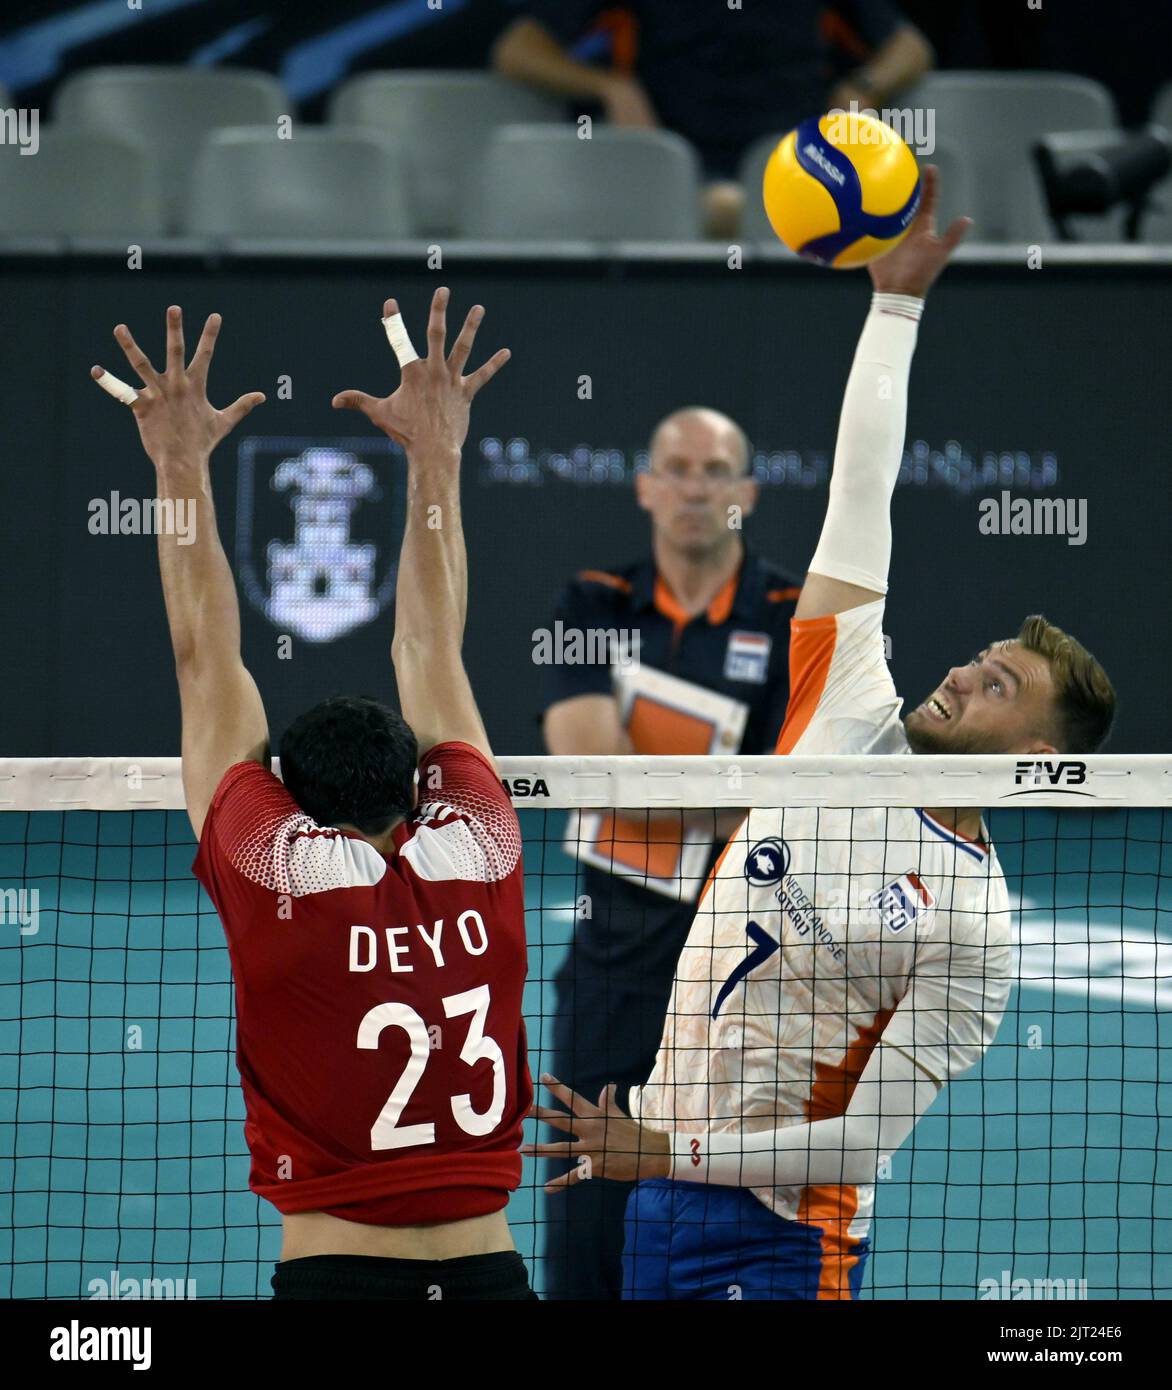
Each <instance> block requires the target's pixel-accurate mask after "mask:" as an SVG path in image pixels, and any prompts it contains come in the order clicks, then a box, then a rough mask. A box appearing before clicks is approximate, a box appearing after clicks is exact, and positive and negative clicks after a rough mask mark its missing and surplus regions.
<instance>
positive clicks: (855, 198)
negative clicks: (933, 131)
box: [762, 111, 920, 270]
mask: <svg viewBox="0 0 1172 1390" xmlns="http://www.w3.org/2000/svg"><path fill="white" fill-rule="evenodd" d="M762 194H763V197H764V199H765V211H766V214H767V215H768V217H769V222H770V225H771V226H772V227H773V230H774V231H775V232H776V233H777V235H778V236H779V237H780V238H781V240H782V241H783V242H785V244H786V245H787V246H788V247H789V248H790V250H791V251H796V252H797V253H798V255H799V256H803V257H804V258H805V259H806V260H808V261H815V262H816V263H817V264H818V265H826V266H831V267H832V268H834V269H835V270H847V269H850V268H851V267H853V266H859V265H866V264H867V262H868V261H873V260H877V259H878V258H879V257H880V256H882V255H885V254H886V253H887V252H888V251H890V250H891V249H892V248H893V247H894V246H896V245H898V244H899V242H900V241H901V240H902V239H903V237H904V236H905V235H906V233H907V230H908V228H909V227H910V226H911V224H912V219H913V218H914V217H915V215H916V211H917V209H918V208H919V206H920V171H919V167H918V165H917V164H916V158H915V155H913V154H912V152H911V150H910V149H908V147H907V145H906V144H905V143H904V142H903V140H902V139H901V138H900V137H899V135H898V134H897V133H896V132H895V131H894V130H892V129H891V127H890V126H887V125H884V124H883V122H882V121H880V120H877V119H876V118H875V117H874V116H868V115H866V114H864V113H862V112H855V111H849V112H848V111H836V112H829V113H828V114H826V115H824V116H811V117H810V118H809V119H808V120H805V121H803V122H802V123H801V124H800V125H799V126H797V127H796V128H795V129H794V130H791V131H790V133H789V134H788V135H787V136H785V138H784V139H783V140H782V141H781V142H780V143H779V144H778V146H777V148H776V149H775V150H774V151H773V154H772V155H771V156H770V158H769V163H768V164H767V165H766V166H765V181H764V187H763V189H762Z"/></svg>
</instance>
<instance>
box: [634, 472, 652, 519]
mask: <svg viewBox="0 0 1172 1390" xmlns="http://www.w3.org/2000/svg"><path fill="white" fill-rule="evenodd" d="M651 486H652V484H651V475H650V474H649V473H636V474H635V501H636V502H637V503H638V504H639V506H640V507H642V509H643V510H644V511H645V512H649V511H650V510H651Z"/></svg>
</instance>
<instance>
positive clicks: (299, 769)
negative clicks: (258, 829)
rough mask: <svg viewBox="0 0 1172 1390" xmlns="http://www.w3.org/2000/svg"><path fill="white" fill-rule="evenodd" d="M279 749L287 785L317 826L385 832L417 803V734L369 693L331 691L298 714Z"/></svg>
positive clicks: (375, 832)
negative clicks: (353, 693)
mask: <svg viewBox="0 0 1172 1390" xmlns="http://www.w3.org/2000/svg"><path fill="white" fill-rule="evenodd" d="M280 754H281V776H282V778H283V779H284V782H285V785H286V786H287V787H288V788H289V791H290V792H291V793H292V796H293V799H294V801H296V802H297V804H298V806H300V807H301V809H302V810H303V811H304V812H305V813H306V815H309V816H312V817H313V819H314V820H315V821H317V823H318V824H319V825H352V826H354V827H355V829H357V830H361V831H362V833H363V834H364V835H382V834H383V833H384V832H385V831H387V830H389V829H390V827H391V826H392V825H393V824H394V822H395V821H397V820H401V819H402V818H403V817H404V816H406V815H407V814H408V813H409V812H410V811H411V809H412V807H413V806H414V804H415V767H416V763H417V761H418V757H419V750H418V747H417V745H416V742H415V735H414V734H413V733H412V732H411V729H410V727H409V725H408V724H407V723H406V721H405V720H404V719H403V717H402V715H400V714H397V713H396V712H395V711H394V710H393V709H391V708H390V706H389V705H384V704H382V703H381V702H380V701H379V700H375V699H372V698H371V697H370V696H369V695H334V696H332V697H331V698H330V699H328V700H323V701H322V702H321V704H319V705H314V707H313V708H312V709H308V710H306V711H305V713H304V714H300V715H298V716H297V718H296V719H295V720H294V721H293V723H292V724H290V725H289V727H288V728H287V729H286V730H285V734H284V737H283V738H282V739H281V748H280Z"/></svg>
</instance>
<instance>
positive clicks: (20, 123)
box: [0, 106, 41, 154]
mask: <svg viewBox="0 0 1172 1390" xmlns="http://www.w3.org/2000/svg"><path fill="white" fill-rule="evenodd" d="M0 145H19V146H20V152H21V154H36V152H37V151H38V150H39V149H40V148H41V113H40V111H39V110H38V109H37V108H36V107H35V106H0Z"/></svg>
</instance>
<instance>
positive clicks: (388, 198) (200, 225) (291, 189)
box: [183, 126, 413, 240]
mask: <svg viewBox="0 0 1172 1390" xmlns="http://www.w3.org/2000/svg"><path fill="white" fill-rule="evenodd" d="M183 230H184V231H185V232H187V233H190V234H192V235H199V236H236V237H266V238H276V239H280V238H289V237H317V238H329V239H342V240H353V239H358V238H363V239H371V240H384V239H393V238H403V237H409V236H411V235H412V234H413V222H412V218H411V197H410V187H409V179H408V173H407V169H406V164H405V161H404V160H403V159H402V158H401V157H400V155H399V153H398V151H397V150H395V149H394V148H392V147H391V145H390V144H389V142H388V141H386V140H380V139H378V138H377V137H376V136H374V135H372V134H371V133H369V132H367V131H352V130H342V129H340V128H327V129H322V128H320V127H318V128H316V129H299V130H297V131H296V132H295V133H294V135H293V138H292V139H291V140H282V139H280V138H279V137H278V136H277V133H276V131H275V130H273V129H272V128H270V127H269V126H239V127H234V128H229V129H227V130H216V131H213V132H212V133H211V134H210V135H208V136H207V137H206V138H205V140H204V143H203V147H202V148H201V150H200V153H199V157H198V158H197V160H196V162H195V169H194V171H193V174H192V178H191V187H190V189H189V190H188V199H187V210H186V215H185V217H184V221H183Z"/></svg>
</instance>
